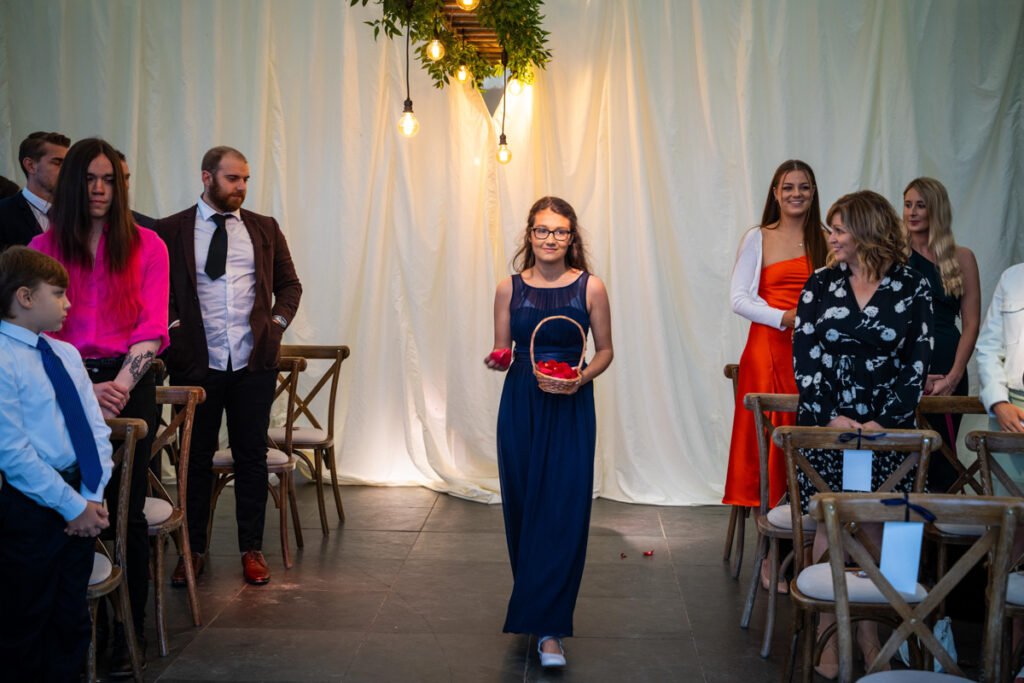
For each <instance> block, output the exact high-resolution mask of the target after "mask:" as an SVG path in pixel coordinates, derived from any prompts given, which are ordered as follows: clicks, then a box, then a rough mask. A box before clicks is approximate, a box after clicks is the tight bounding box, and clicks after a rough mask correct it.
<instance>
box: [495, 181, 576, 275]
mask: <svg viewBox="0 0 1024 683" xmlns="http://www.w3.org/2000/svg"><path fill="white" fill-rule="evenodd" d="M545 209H548V210H551V211H554V212H555V213H557V214H558V215H559V216H563V217H565V218H568V219H569V229H570V230H572V235H570V236H569V239H570V242H569V249H568V250H567V251H566V252H565V265H566V267H568V268H576V269H578V270H584V271H587V272H590V267H589V266H588V265H587V249H586V245H585V244H583V236H582V235H581V234H580V225H579V221H577V220H576V210H575V209H573V208H572V205H571V204H569V202H567V201H565V200H564V199H561V198H559V197H541V198H540V199H538V200H537V201H535V202H534V203H533V206H531V207H530V214H529V216H527V218H526V229H525V230H524V231H523V243H522V244H521V245H520V246H519V249H518V250H517V251H516V254H515V256H513V257H512V268H513V269H514V270H515V271H516V272H517V273H521V272H523V271H524V270H526V269H527V268H533V266H534V264H536V262H537V258H536V256H534V254H533V242H532V241H531V239H530V238H531V235H530V231H531V230H533V220H534V218H535V217H536V216H537V213H538V212H540V211H543V210H545Z"/></svg>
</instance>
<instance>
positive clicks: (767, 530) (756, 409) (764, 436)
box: [740, 394, 799, 657]
mask: <svg viewBox="0 0 1024 683" xmlns="http://www.w3.org/2000/svg"><path fill="white" fill-rule="evenodd" d="M798 402H799V397H798V396H797V395H796V394H747V395H746V397H744V399H743V403H744V405H745V406H746V408H747V410H749V411H751V412H752V413H754V426H755V429H756V431H757V452H758V460H759V467H760V480H761V483H760V504H759V506H758V510H757V516H756V524H757V545H756V546H755V547H756V550H755V554H754V567H753V569H752V571H751V574H750V584H749V585H748V586H747V598H746V601H745V603H744V605H743V615H742V616H741V617H740V628H744V629H745V628H749V627H750V619H751V617H752V615H753V613H754V602H755V600H756V598H757V588H758V585H759V584H760V583H761V567H762V565H763V564H764V562H765V561H767V562H768V563H769V565H768V566H769V579H768V609H767V612H766V613H765V624H764V634H763V636H762V639H761V656H762V657H768V656H769V655H770V654H771V651H772V649H771V648H772V636H773V635H774V634H775V613H776V605H777V603H778V594H779V588H778V586H779V577H780V576H781V575H783V572H785V570H786V568H787V567H788V566H789V563H790V562H792V553H790V554H789V555H787V556H786V558H785V559H784V560H783V561H782V562H781V564H780V560H779V541H783V540H792V539H793V529H792V527H791V523H792V522H791V519H792V517H791V515H790V514H789V509H788V507H787V506H784V505H779V501H777V500H770V495H771V493H770V491H771V489H770V487H769V483H770V482H769V481H768V458H769V455H770V453H771V439H772V433H773V432H774V431H775V425H774V424H773V423H772V418H771V416H772V414H773V413H795V412H796V408H797V403H798Z"/></svg>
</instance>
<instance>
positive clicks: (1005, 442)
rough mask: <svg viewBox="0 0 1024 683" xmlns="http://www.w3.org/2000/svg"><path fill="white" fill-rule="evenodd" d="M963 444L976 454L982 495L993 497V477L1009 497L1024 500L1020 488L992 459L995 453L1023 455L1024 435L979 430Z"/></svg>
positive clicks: (971, 434)
mask: <svg viewBox="0 0 1024 683" xmlns="http://www.w3.org/2000/svg"><path fill="white" fill-rule="evenodd" d="M964 443H965V444H966V446H967V449H968V450H970V451H974V452H975V453H977V454H978V460H977V462H976V464H977V466H978V470H979V471H980V473H981V483H982V495H985V496H994V495H995V485H994V482H993V479H992V478H993V476H994V477H995V478H996V479H998V480H999V482H1000V483H1001V484H1002V485H1003V486H1004V487H1005V488H1006V491H1007V492H1008V494H1009V495H1011V496H1013V497H1015V498H1024V492H1022V491H1021V488H1020V486H1019V485H1018V484H1017V482H1016V481H1014V480H1013V479H1012V478H1011V477H1010V475H1009V474H1008V473H1007V472H1006V470H1005V469H1004V468H1003V466H1002V465H1000V464H999V461H998V460H996V459H995V457H994V454H995V453H1006V454H1009V455H1019V454H1022V453H1024V434H1013V433H1010V432H987V431H981V430H979V431H974V432H971V433H970V434H968V435H967V438H966V439H965V440H964Z"/></svg>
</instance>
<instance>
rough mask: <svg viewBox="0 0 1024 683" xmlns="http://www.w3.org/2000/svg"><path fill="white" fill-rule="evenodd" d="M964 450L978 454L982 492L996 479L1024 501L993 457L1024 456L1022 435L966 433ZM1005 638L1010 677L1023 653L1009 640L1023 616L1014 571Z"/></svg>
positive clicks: (1022, 595) (1020, 585) (1021, 579)
mask: <svg viewBox="0 0 1024 683" xmlns="http://www.w3.org/2000/svg"><path fill="white" fill-rule="evenodd" d="M964 444H965V445H966V446H967V449H968V450H970V451H974V452H975V453H977V454H978V460H977V463H978V467H979V471H980V473H981V481H982V485H983V487H984V495H986V496H994V495H995V482H996V480H998V481H999V483H1000V484H1002V485H1003V487H1004V488H1005V490H1006V493H1005V494H1004V495H1007V496H1011V497H1013V498H1016V499H1019V500H1024V491H1022V490H1021V487H1020V486H1019V485H1018V484H1017V482H1016V481H1014V480H1013V478H1011V477H1010V475H1009V474H1008V473H1007V472H1006V469H1004V468H1003V466H1002V465H1001V464H999V461H998V460H996V458H995V457H994V456H995V454H996V453H1000V454H1006V455H1010V456H1014V455H1016V456H1021V455H1024V434H1014V433H1010V432H988V431H974V432H971V433H969V434H968V435H967V438H966V439H965V440H964ZM1011 561H1012V562H1013V563H1014V565H1019V564H1020V561H1021V558H1020V557H1014V558H1012V560H1011ZM1006 603H1007V604H1006V619H1007V622H1006V639H1005V641H1004V646H1005V650H1004V654H1005V659H1004V663H1005V666H1004V673H1006V674H1007V676H1009V674H1012V673H1013V672H1015V671H1019V670H1020V667H1021V660H1022V658H1024V657H1022V655H1024V652H1022V650H1024V640H1022V641H1021V643H1019V644H1018V645H1017V647H1016V649H1014V648H1012V645H1011V643H1010V642H1009V636H1010V633H1011V630H1012V629H1011V624H1012V620H1013V619H1014V618H1018V619H1019V618H1024V575H1022V574H1020V573H1014V574H1011V575H1010V582H1009V587H1008V593H1007V598H1006Z"/></svg>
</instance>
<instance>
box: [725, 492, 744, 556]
mask: <svg viewBox="0 0 1024 683" xmlns="http://www.w3.org/2000/svg"><path fill="white" fill-rule="evenodd" d="M739 511H740V509H739V507H738V506H736V505H733V506H732V508H731V509H730V510H729V527H728V528H727V529H726V530H725V549H724V550H722V562H728V561H729V557H730V556H731V555H732V540H733V535H734V534H735V532H736V515H738V514H739Z"/></svg>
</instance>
